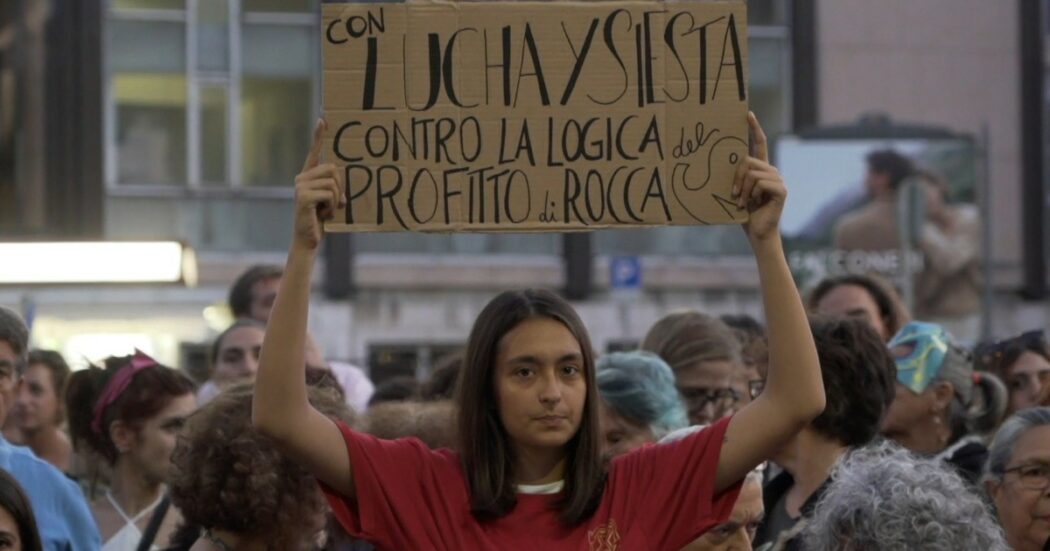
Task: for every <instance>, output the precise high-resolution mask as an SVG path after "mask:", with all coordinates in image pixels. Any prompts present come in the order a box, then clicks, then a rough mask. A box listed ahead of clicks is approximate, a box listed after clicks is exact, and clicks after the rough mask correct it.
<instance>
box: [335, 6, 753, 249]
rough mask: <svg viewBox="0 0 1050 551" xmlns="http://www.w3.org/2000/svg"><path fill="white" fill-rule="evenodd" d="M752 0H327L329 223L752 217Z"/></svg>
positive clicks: (500, 226)
mask: <svg viewBox="0 0 1050 551" xmlns="http://www.w3.org/2000/svg"><path fill="white" fill-rule="evenodd" d="M746 21H747V15H746V7H745V5H744V3H743V2H704V3H669V2H656V1H630V2H619V1H612V2H529V1H521V2H470V3H456V2H437V1H430V0H428V1H422V2H413V3H407V4H356V3H353V4H325V5H324V12H323V21H322V33H321V35H322V41H323V54H324V109H325V117H326V119H327V121H328V131H327V135H326V136H325V140H326V142H325V156H326V158H327V161H328V162H333V163H336V164H338V165H340V166H341V170H340V173H341V177H342V180H343V181H342V185H343V186H345V191H346V199H347V204H346V207H345V209H342V210H340V211H337V212H336V215H335V217H334V219H333V220H331V221H329V222H328V223H326V225H325V228H326V229H327V230H329V231H333V230H334V231H545V230H550V231H565V230H581V229H596V228H606V227H623V226H661V225H669V224H677V225H688V224H724V223H739V222H743V221H745V220H746V219H747V212H746V211H745V210H742V209H738V208H737V206H736V204H735V201H733V200H732V199H731V196H730V190H731V187H732V183H733V175H734V171H735V170H736V166H737V165H738V164H739V163H741V162H743V161H744V160H745V159H746V157H747V154H748V145H747V144H748V134H747V35H746V32H747V29H746Z"/></svg>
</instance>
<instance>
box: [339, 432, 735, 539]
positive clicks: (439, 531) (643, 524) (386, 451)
mask: <svg viewBox="0 0 1050 551" xmlns="http://www.w3.org/2000/svg"><path fill="white" fill-rule="evenodd" d="M728 424H729V418H725V419H722V420H721V421H719V422H717V423H715V424H714V425H712V426H711V427H709V428H707V429H705V430H703V431H700V432H697V433H694V434H692V435H689V436H688V437H686V438H683V439H681V440H678V441H676V442H671V443H668V444H660V445H655V446H648V447H645V448H642V449H640V450H636V451H634V452H631V453H628V454H625V455H623V456H620V457H618V458H616V459H615V460H613V461H612V463H611V465H610V467H609V476H608V481H607V482H606V486H605V492H604V494H603V495H602V501H601V504H600V505H599V506H598V509H597V511H596V512H595V513H594V516H592V517H591V518H590V519H588V520H587V521H585V522H583V523H581V524H579V525H577V526H575V527H572V528H566V527H564V526H562V525H561V524H560V522H559V521H558V512H557V511H556V510H552V509H551V508H550V507H549V504H550V503H551V501H552V500H554V499H556V498H557V497H558V496H557V495H529V494H518V502H517V505H516V506H515V507H514V509H513V510H512V511H511V512H510V513H509V514H507V515H506V516H503V517H501V518H499V519H496V520H492V521H486V522H479V521H478V520H477V519H475V518H474V516H473V515H472V514H471V513H470V496H469V493H468V489H467V481H466V479H465V478H463V471H462V467H461V464H460V458H459V455H458V454H457V453H455V452H453V451H450V450H436V451H432V450H430V449H428V448H427V447H426V446H425V445H424V444H423V443H422V442H420V441H419V440H416V439H414V438H408V439H400V440H381V439H378V438H375V437H373V436H370V435H367V434H363V433H359V432H355V431H354V430H352V429H350V428H349V427H347V426H346V425H345V424H343V423H341V422H340V423H339V428H340V430H341V431H342V433H343V438H344V439H345V440H346V448H347V451H348V452H349V454H350V462H351V464H352V465H353V472H354V486H355V488H356V490H357V500H356V503H354V502H351V501H350V500H348V499H346V498H345V497H343V496H342V495H339V494H337V493H335V492H333V491H331V489H329V488H325V495H326V497H327V498H328V503H329V504H330V505H331V506H332V510H333V511H334V512H335V515H336V517H337V518H338V519H339V522H340V523H341V524H342V525H343V527H344V528H345V529H346V530H347V532H349V533H350V534H351V535H353V536H355V537H358V538H361V539H364V540H367V541H370V542H372V543H374V544H375V545H376V546H377V547H378V548H379V549H390V550H401V549H405V550H430V549H435V550H436V549H441V550H444V549H448V550H457V551H458V550H493V551H495V550H500V551H503V550H514V549H524V550H527V551H541V550H542V551H548V550H550V551H556V550H571V551H625V550H630V551H636V550H648V549H652V550H675V551H676V550H678V549H681V548H682V547H684V546H685V545H686V544H687V543H689V542H691V541H693V540H694V539H696V538H697V537H699V536H700V535H701V534H702V533H703V532H705V531H707V530H708V529H710V528H711V527H713V526H716V525H718V524H720V523H722V522H725V520H726V519H727V518H728V517H729V514H730V512H731V511H732V509H733V505H734V504H735V503H736V498H737V494H738V493H739V492H740V485H739V484H736V485H734V486H733V487H731V488H730V489H729V490H727V491H725V492H722V493H721V494H720V495H717V496H715V495H713V494H714V483H715V469H716V468H717V466H718V454H719V452H720V450H721V448H722V438H723V435H724V434H725V430H726V426H727V425H728Z"/></svg>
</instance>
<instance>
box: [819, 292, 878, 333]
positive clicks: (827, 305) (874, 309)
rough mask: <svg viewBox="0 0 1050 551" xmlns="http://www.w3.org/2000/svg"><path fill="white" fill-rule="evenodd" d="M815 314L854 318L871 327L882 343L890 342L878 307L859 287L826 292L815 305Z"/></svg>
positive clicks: (868, 294) (869, 295)
mask: <svg viewBox="0 0 1050 551" xmlns="http://www.w3.org/2000/svg"><path fill="white" fill-rule="evenodd" d="M817 313H818V314H820V315H823V316H831V317H840V318H855V319H859V320H861V321H864V322H865V323H867V324H869V325H871V327H872V329H874V330H875V332H877V333H878V334H879V335H880V336H881V337H882V340H883V341H888V340H890V338H891V337H893V335H891V334H889V332H890V331H889V328H888V327H886V321H885V320H884V319H883V318H882V315H881V314H880V313H879V305H878V303H877V302H875V299H874V298H873V297H872V296H871V293H868V290H867V289H865V288H864V287H861V286H860V285H839V286H837V287H835V288H833V289H832V290H830V291H828V292H827V294H825V295H824V296H823V297H821V299H820V302H818V303H817Z"/></svg>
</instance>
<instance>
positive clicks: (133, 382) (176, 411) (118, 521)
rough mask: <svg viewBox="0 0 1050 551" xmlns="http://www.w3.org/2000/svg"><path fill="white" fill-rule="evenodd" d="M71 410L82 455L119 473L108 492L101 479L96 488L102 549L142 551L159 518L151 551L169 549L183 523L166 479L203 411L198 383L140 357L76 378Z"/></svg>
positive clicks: (92, 495)
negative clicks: (178, 447) (179, 440)
mask: <svg viewBox="0 0 1050 551" xmlns="http://www.w3.org/2000/svg"><path fill="white" fill-rule="evenodd" d="M66 405H67V409H68V411H69V412H70V432H71V433H72V436H73V446H74V449H75V450H76V451H77V453H79V454H81V455H82V456H86V457H88V458H90V460H91V461H93V462H94V463H96V464H98V463H100V462H104V463H105V466H106V467H108V470H109V472H110V473H111V476H110V480H109V488H107V489H105V491H102V492H99V491H97V490H98V488H97V485H98V484H97V477H92V480H89V481H88V483H89V495H88V498H89V499H90V500H92V503H91V510H92V513H94V515H95V520H96V521H97V522H98V526H99V530H100V532H101V533H102V541H103V542H104V543H103V546H102V550H103V551H124V550H128V549H135V548H136V547H137V546H138V545H139V542H140V540H141V539H142V538H143V534H144V533H146V532H147V528H148V527H149V525H150V524H151V521H152V520H153V518H154V517H158V518H157V519H156V520H155V521H153V522H156V523H159V529H158V530H157V532H156V534H155V538H154V540H153V546H152V547H151V548H157V549H159V548H162V547H164V546H166V545H167V544H168V540H169V538H170V536H171V534H172V533H173V532H174V530H175V527H176V525H177V524H178V523H179V521H180V517H179V514H178V511H176V510H173V509H168V507H167V504H166V503H165V501H166V498H165V494H166V491H167V488H166V486H165V480H166V479H167V475H168V470H169V466H170V464H171V454H172V451H173V450H174V449H175V441H176V436H177V434H178V433H179V431H180V430H181V428H182V425H183V423H184V422H185V419H186V417H187V416H189V415H190V413H192V412H193V411H194V410H195V409H196V407H197V400H196V398H195V397H194V395H193V382H192V381H190V380H189V379H188V378H187V377H186V376H185V375H183V374H182V373H180V372H178V371H176V370H174V369H171V368H169V367H165V366H162V365H160V364H158V363H157V362H156V361H155V360H154V359H152V358H150V357H149V356H147V355H145V354H143V353H142V352H139V351H136V353H135V355H134V356H128V357H120V358H108V359H107V360H106V361H105V367H104V368H103V367H94V366H92V367H89V368H88V369H85V370H82V371H78V372H76V373H74V374H73V375H72V376H71V377H70V381H69V387H68V389H67V391H66Z"/></svg>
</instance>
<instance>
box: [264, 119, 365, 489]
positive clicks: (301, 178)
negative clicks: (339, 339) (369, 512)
mask: <svg viewBox="0 0 1050 551" xmlns="http://www.w3.org/2000/svg"><path fill="white" fill-rule="evenodd" d="M325 128H326V126H325V123H324V121H318V123H317V127H316V128H315V130H314V143H313V146H312V147H311V148H310V153H309V154H308V155H307V157H306V162H305V163H304V164H303V170H302V172H301V173H300V174H299V175H298V176H296V178H295V235H294V238H293V240H292V246H291V249H290V250H289V251H288V263H287V264H286V266H285V270H284V277H283V278H282V279H281V285H280V288H279V289H278V292H277V299H276V301H275V302H274V305H273V311H272V312H271V314H270V321H269V324H268V325H267V328H266V338H265V339H264V340H263V346H262V353H261V355H260V357H259V373H258V375H257V378H256V381H255V397H254V399H253V400H252V423H253V424H254V426H255V428H256V429H258V430H259V431H260V432H262V433H264V434H266V435H268V436H270V437H271V438H273V439H274V440H276V442H277V444H278V446H279V447H280V448H281V451H282V452H283V453H285V454H287V455H288V456H289V457H291V458H292V459H293V460H294V461H296V462H298V463H299V464H301V465H302V466H303V467H304V468H306V469H307V470H308V471H309V472H311V473H313V475H314V476H316V477H317V478H318V479H319V480H321V481H322V482H324V483H325V484H327V485H328V486H330V487H331V488H333V489H335V490H336V491H338V492H339V493H341V494H343V495H344V496H346V497H348V498H350V499H354V497H355V493H354V484H353V474H352V472H351V468H350V457H349V453H348V452H347V448H346V444H345V442H344V440H343V436H342V433H341V432H340V430H339V427H338V426H337V425H336V424H335V422H334V421H332V420H331V419H329V418H328V417H326V416H325V415H323V414H321V413H320V412H319V411H317V410H316V409H314V407H313V406H312V405H310V401H309V400H308V399H307V394H306V373H305V372H306V362H305V350H306V325H307V314H308V311H309V306H310V279H311V274H312V273H313V266H314V261H315V260H316V258H317V250H318V248H319V246H320V244H321V237H322V235H323V229H322V221H323V220H325V219H326V218H328V217H331V215H332V212H333V207H334V205H336V204H342V203H343V202H344V197H343V194H342V190H341V189H340V188H339V183H338V173H337V171H336V167H335V166H333V165H322V164H320V155H321V147H322V139H323V136H324V130H325Z"/></svg>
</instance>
